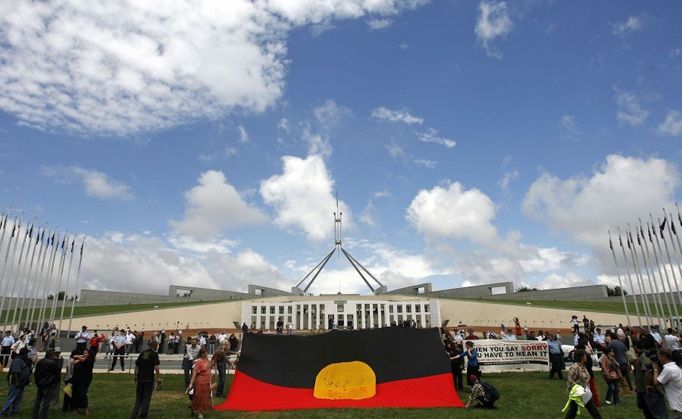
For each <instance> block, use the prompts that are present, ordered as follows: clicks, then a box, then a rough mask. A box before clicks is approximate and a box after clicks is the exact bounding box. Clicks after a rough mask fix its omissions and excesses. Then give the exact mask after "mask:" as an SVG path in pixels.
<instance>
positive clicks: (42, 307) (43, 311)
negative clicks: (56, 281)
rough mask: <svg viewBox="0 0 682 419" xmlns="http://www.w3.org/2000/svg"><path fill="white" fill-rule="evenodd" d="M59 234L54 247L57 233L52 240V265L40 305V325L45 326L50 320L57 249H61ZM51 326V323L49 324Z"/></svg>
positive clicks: (49, 268)
mask: <svg viewBox="0 0 682 419" xmlns="http://www.w3.org/2000/svg"><path fill="white" fill-rule="evenodd" d="M56 234H57V245H56V246H55V245H54V238H55V232H53V233H52V238H50V239H49V240H50V246H52V251H51V252H50V263H49V266H48V269H47V283H46V284H45V292H44V293H43V301H42V303H41V304H40V315H39V317H38V318H39V319H40V321H39V322H40V324H43V323H44V322H46V321H47V320H48V318H47V303H48V298H47V297H48V296H49V295H50V287H51V286H52V276H53V275H54V263H55V262H56V260H57V248H58V247H59V236H60V233H59V232H56ZM48 325H49V322H48Z"/></svg>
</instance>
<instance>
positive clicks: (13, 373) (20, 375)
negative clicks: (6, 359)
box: [0, 347, 32, 417]
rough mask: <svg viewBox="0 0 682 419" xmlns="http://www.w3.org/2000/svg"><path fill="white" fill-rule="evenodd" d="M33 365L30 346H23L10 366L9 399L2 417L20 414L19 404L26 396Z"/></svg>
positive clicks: (0, 413) (0, 415)
mask: <svg viewBox="0 0 682 419" xmlns="http://www.w3.org/2000/svg"><path fill="white" fill-rule="evenodd" d="M31 367H32V365H31V360H30V359H29V358H28V348H26V347H24V348H21V350H20V351H19V355H17V356H15V357H14V359H13V360H12V364H11V365H10V367H9V374H8V380H9V388H8V391H7V400H6V401H5V405H4V406H3V407H2V412H0V417H8V416H16V415H18V414H19V405H20V404H21V399H22V398H23V397H24V389H25V388H26V386H27V385H29V383H30V381H31Z"/></svg>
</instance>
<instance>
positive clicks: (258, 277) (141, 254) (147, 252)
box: [81, 233, 282, 294]
mask: <svg viewBox="0 0 682 419" xmlns="http://www.w3.org/2000/svg"><path fill="white" fill-rule="evenodd" d="M116 236H117V237H118V239H117V240H112V239H111V237H109V235H107V236H101V237H89V238H88V239H87V241H86V243H85V253H84V262H83V274H82V278H81V279H82V288H91V289H101V290H116V291H130V292H151V293H161V294H166V293H167V292H168V286H169V285H171V284H180V285H187V286H199V287H204V288H216V289H226V290H232V291H242V292H246V290H247V289H246V288H247V284H249V283H257V284H261V285H266V286H267V285H273V286H274V285H276V284H277V283H279V282H282V275H281V273H280V272H279V271H278V270H277V269H276V268H275V267H273V266H272V265H271V264H270V263H269V262H267V261H266V260H265V258H264V257H263V256H262V255H260V254H258V253H256V252H254V251H252V250H250V249H245V250H242V251H240V252H239V253H237V254H236V255H230V254H229V252H224V251H222V250H224V249H221V248H220V247H217V248H214V249H211V248H200V249H196V248H192V249H187V248H186V246H184V244H183V243H184V242H180V243H178V242H177V241H175V240H170V241H167V240H165V239H164V238H161V237H157V236H150V235H135V234H124V233H119V234H116ZM177 244H180V245H179V246H176V245H177ZM228 247H231V245H228ZM185 250H190V253H187V252H186V251H185ZM197 251H198V252H201V254H200V255H196V254H194V253H196V252H197ZM245 278H247V279H248V282H247V281H245Z"/></svg>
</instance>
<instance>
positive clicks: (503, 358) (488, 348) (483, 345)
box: [473, 339, 549, 366]
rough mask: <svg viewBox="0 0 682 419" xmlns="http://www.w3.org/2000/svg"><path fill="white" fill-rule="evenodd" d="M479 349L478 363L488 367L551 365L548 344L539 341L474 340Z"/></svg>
mask: <svg viewBox="0 0 682 419" xmlns="http://www.w3.org/2000/svg"><path fill="white" fill-rule="evenodd" d="M473 342H474V347H475V348H476V349H478V363H479V364H480V365H482V366H486V365H510V364H516V365H518V364H542V365H547V364H548V363H549V350H548V349H547V342H540V341H537V340H496V339H480V340H474V341H473Z"/></svg>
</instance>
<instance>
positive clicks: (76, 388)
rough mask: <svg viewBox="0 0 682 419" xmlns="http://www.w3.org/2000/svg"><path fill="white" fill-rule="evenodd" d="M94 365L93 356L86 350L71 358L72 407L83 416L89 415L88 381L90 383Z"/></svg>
mask: <svg viewBox="0 0 682 419" xmlns="http://www.w3.org/2000/svg"><path fill="white" fill-rule="evenodd" d="M94 367H95V357H94V356H92V355H91V354H90V352H88V351H87V350H86V351H83V354H82V355H76V356H74V358H73V376H72V377H71V384H72V385H73V397H72V398H73V407H74V409H76V411H77V412H78V413H80V414H81V415H85V416H90V407H89V404H88V390H89V389H90V383H92V370H93V368H94Z"/></svg>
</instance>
